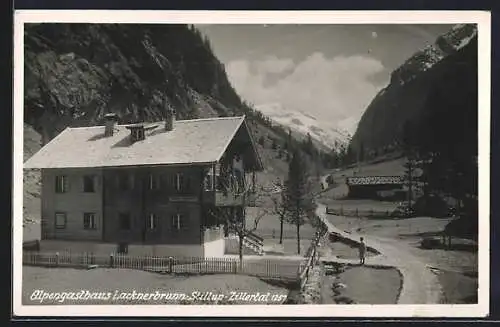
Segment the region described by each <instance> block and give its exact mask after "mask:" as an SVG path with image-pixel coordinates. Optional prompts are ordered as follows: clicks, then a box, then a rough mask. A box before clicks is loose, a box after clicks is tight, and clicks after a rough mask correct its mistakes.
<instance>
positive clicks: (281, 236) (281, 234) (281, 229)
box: [280, 217, 283, 244]
mask: <svg viewBox="0 0 500 327" xmlns="http://www.w3.org/2000/svg"><path fill="white" fill-rule="evenodd" d="M280 244H283V217H281V219H280Z"/></svg>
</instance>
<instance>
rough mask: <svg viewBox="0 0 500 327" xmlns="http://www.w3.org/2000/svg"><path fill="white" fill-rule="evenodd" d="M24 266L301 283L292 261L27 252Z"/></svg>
mask: <svg viewBox="0 0 500 327" xmlns="http://www.w3.org/2000/svg"><path fill="white" fill-rule="evenodd" d="M23 264H24V265H28V266H44V267H72V268H92V267H101V268H116V269H138V270H146V271H153V272H161V273H167V274H244V275H249V276H255V277H259V278H269V279H280V280H284V281H287V282H298V276H297V267H298V266H299V263H297V262H293V261H288V260H282V261H276V260H267V259H263V258H262V259H259V260H252V261H250V260H245V259H243V263H242V264H241V265H240V262H239V260H238V259H233V258H200V257H189V258H179V257H175V258H174V257H155V256H146V257H135V256H129V255H123V254H112V255H109V256H102V255H95V254H93V253H78V254H76V253H69V252H61V253H43V252H36V251H24V252H23Z"/></svg>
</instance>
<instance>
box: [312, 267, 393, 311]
mask: <svg viewBox="0 0 500 327" xmlns="http://www.w3.org/2000/svg"><path fill="white" fill-rule="evenodd" d="M401 282H402V280H401V276H400V274H399V272H398V271H397V269H375V268H369V267H364V266H352V267H346V269H345V271H344V272H342V273H340V274H339V275H338V276H335V275H330V276H325V278H324V283H323V289H322V300H323V304H396V303H397V299H398V296H399V292H400V288H401ZM335 286H340V287H335Z"/></svg>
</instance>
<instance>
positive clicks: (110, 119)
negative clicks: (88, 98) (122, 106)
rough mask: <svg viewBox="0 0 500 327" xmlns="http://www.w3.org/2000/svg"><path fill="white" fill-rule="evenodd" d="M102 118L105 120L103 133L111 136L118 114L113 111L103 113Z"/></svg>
mask: <svg viewBox="0 0 500 327" xmlns="http://www.w3.org/2000/svg"><path fill="white" fill-rule="evenodd" d="M104 120H105V121H106V126H105V128H104V135H105V136H113V131H114V129H115V125H116V122H117V121H118V115H117V114H115V113H108V114H105V115H104Z"/></svg>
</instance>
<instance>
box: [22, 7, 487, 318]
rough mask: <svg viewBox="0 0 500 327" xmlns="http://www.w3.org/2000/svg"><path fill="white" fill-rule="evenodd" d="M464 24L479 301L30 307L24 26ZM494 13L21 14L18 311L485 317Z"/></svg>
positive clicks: (65, 314) (36, 313) (42, 313)
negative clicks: (25, 291)
mask: <svg viewBox="0 0 500 327" xmlns="http://www.w3.org/2000/svg"><path fill="white" fill-rule="evenodd" d="M42 22H52V23H56V22H60V23H63V22H67V23H69V22H71V23H73V22H80V23H149V24H153V23H159V24H165V23H171V24H175V23H189V24H368V23H369V24H458V23H475V24H477V25H478V34H479V37H478V51H479V53H478V76H479V83H478V85H479V104H478V108H479V109H478V115H479V119H478V121H479V129H478V132H479V135H478V138H479V156H478V161H479V167H480V168H479V181H480V182H479V189H478V192H479V194H478V196H479V217H481V219H479V246H478V247H479V250H478V252H479V253H478V260H479V269H478V285H479V289H478V301H479V302H478V304H467V305H448V304H431V305H401V304H396V305H249V306H245V305H232V306H229V305H222V306H213V305H211V306H197V305H64V306H50V305H41V306H36V305H22V302H21V301H22V291H21V290H22V288H21V287H22V286H21V283H22V255H21V253H22V235H23V230H22V228H23V227H22V215H23V209H22V208H23V126H24V124H23V121H24V119H23V114H24V110H23V107H24V100H23V97H24V95H23V92H24V83H23V77H24V59H23V44H24V40H23V37H24V29H23V27H24V24H25V23H42ZM490 65H491V16H490V13H489V12H486V11H137V10H135V11H133V10H102V11H101V10H97V11H96V10H19V11H15V14H14V93H13V96H14V108H13V111H14V120H13V123H14V129H13V131H14V156H13V160H14V162H13V219H12V221H13V246H12V251H13V253H12V255H13V256H12V258H13V267H12V269H13V313H14V315H16V316H45V317H48V316H59V317H68V316H108V317H109V316H120V317H125V316H136V317H139V316H143V317H146V316H149V317H151V316H154V317H179V316H192V317H200V316H204V317H210V316H211V317H253V316H254V315H256V316H262V317H323V318H335V317H387V318H397V317H484V316H486V315H488V313H489V292H490V290H489V288H490V283H489V280H490V265H489V252H490V242H489V239H490V232H489V224H490V203H489V201H490V194H489V192H490V184H489V183H490V162H489V159H490V105H491V104H490V90H491V77H490V72H491V67H490Z"/></svg>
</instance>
